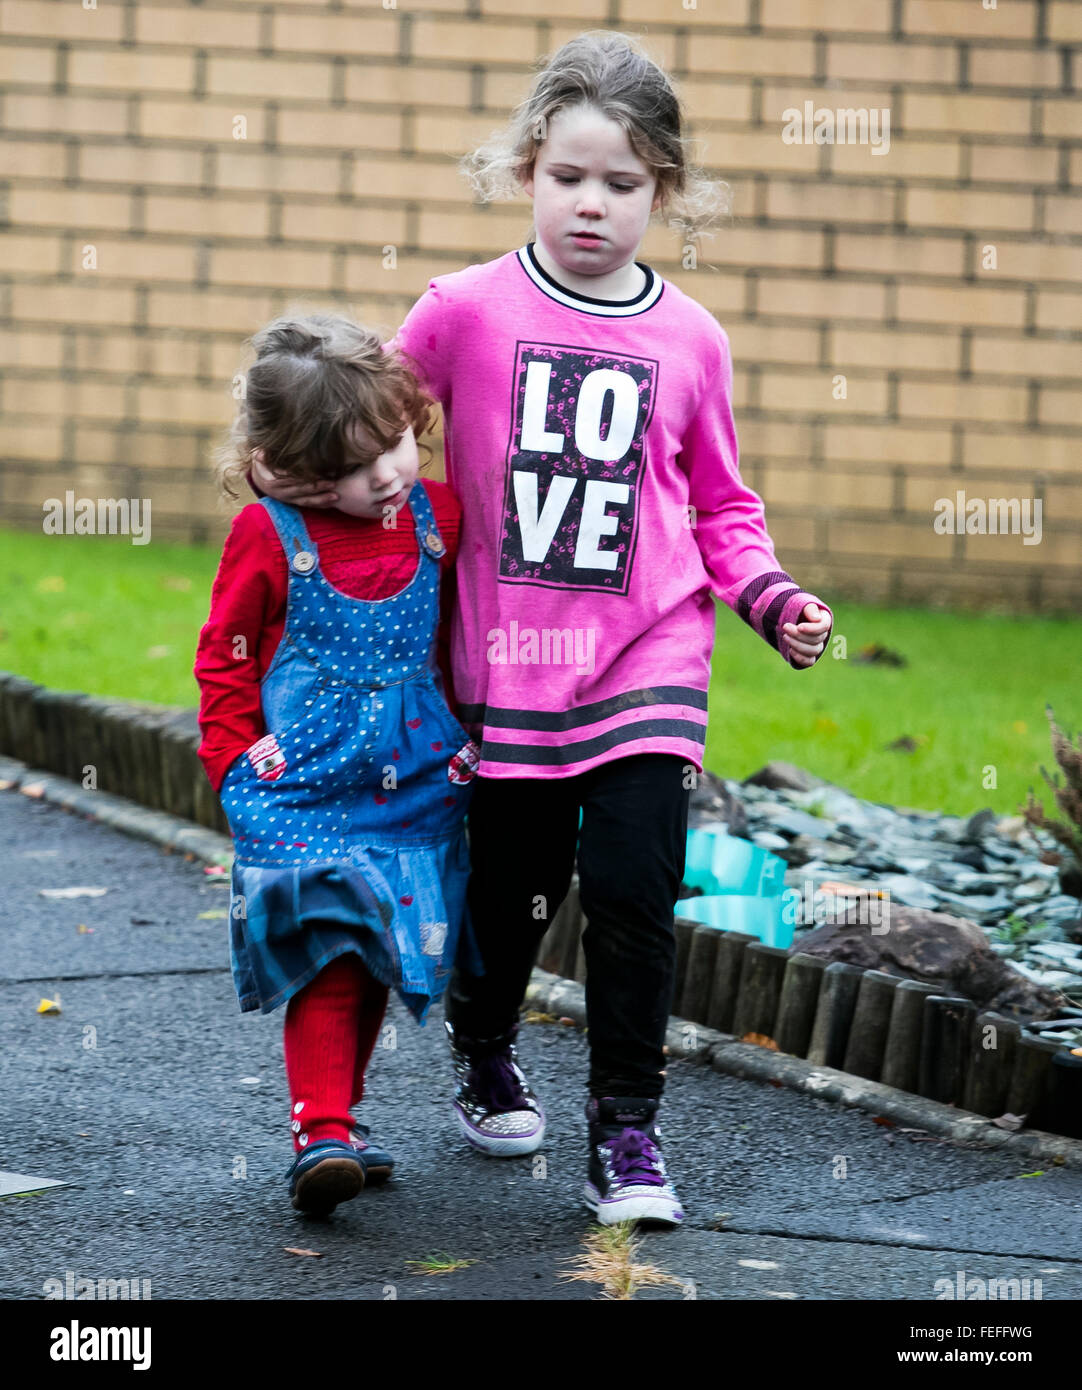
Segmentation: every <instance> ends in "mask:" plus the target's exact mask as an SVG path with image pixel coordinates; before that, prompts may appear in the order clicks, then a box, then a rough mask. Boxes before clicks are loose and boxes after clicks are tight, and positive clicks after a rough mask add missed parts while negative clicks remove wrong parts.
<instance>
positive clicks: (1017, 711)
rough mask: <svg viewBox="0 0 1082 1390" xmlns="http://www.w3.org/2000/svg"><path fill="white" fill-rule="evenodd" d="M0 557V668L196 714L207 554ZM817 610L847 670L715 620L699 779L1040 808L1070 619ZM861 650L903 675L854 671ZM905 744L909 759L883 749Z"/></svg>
mask: <svg viewBox="0 0 1082 1390" xmlns="http://www.w3.org/2000/svg"><path fill="white" fill-rule="evenodd" d="M0 545H2V554H3V559H2V561H0V669H3V670H7V671H17V672H18V673H19V674H20V675H24V676H29V677H30V678H31V679H32V680H36V681H40V682H41V683H42V684H43V685H49V686H52V687H54V688H56V689H64V690H83V691H86V692H88V693H89V694H94V695H111V696H119V697H125V698H129V699H140V700H153V701H159V702H161V703H163V704H175V705H195V704H196V703H197V702H198V691H197V688H196V685H195V681H194V680H193V678H192V674H191V669H192V662H193V659H194V655H195V645H196V641H197V638H198V635H199V629H200V627H201V626H202V624H203V623H204V622H205V621H206V616H207V610H208V607H209V602H210V586H211V583H212V581H213V578H214V574H215V571H216V569H217V565H218V551H217V550H216V549H214V550H212V549H210V548H206V547H202V548H200V547H193V546H185V545H169V544H164V543H161V542H158V541H155V542H154V543H153V544H152V545H149V546H137V545H132V544H131V542H130V540H128V539H126V538H121V537H109V536H46V535H41V534H38V533H36V532H25V531H4V532H0ZM824 598H827V599H830V595H827V594H824ZM832 607H833V608H834V613H835V622H836V629H835V636H836V637H837V636H844V638H845V639H846V643H847V649H848V654H847V656H846V658H845V659H844V660H837V659H835V658H834V657H833V655H832V654H831V653H830V652H828V653H827V654H826V655H824V656H823V657H822V658H821V659H820V661H819V662H818V664H817V665H816V666H815V667H813V668H812V669H811V670H810V671H797V670H793V669H792V668H790V667H788V666H786V665H784V664H783V663H782V661H781V660H780V658H779V657H778V655H777V653H776V652H775V651H774V650H773V649H772V648H770V647H768V646H767V645H766V643H764V642H763V641H762V640H761V639H760V638H758V637H756V636H755V634H754V633H753V632H752V631H751V629H750V628H748V627H747V626H745V624H744V623H742V622H741V621H740V620H739V619H738V618H737V617H736V615H735V614H733V613H731V612H730V611H729V610H728V609H727V608H724V607H720V606H719V610H718V638H717V645H716V647H715V651H714V669H713V679H712V682H711V688H710V732H709V736H708V739H707V758H706V762H707V766H708V767H709V768H710V769H711V771H713V772H716V773H719V774H721V775H723V776H727V777H737V778H740V777H745V776H746V775H747V774H748V773H749V772H753V771H754V770H755V769H756V768H757V767H760V766H761V765H762V764H763V763H765V762H768V761H769V760H770V759H771V758H784V759H786V760H788V761H790V762H795V763H799V764H800V765H801V766H803V767H807V768H809V769H810V770H811V771H813V772H816V773H818V774H819V775H820V776H822V777H826V778H828V779H829V780H830V781H832V782H837V783H839V784H840V785H841V786H844V787H847V788H848V789H849V790H850V791H852V792H854V793H855V794H857V795H858V796H862V797H868V798H870V799H871V800H874V801H883V802H889V803H891V804H894V805H901V806H912V807H921V808H926V809H939V810H944V811H950V812H953V813H955V814H966V813H968V812H970V811H973V810H976V809H978V808H979V807H982V806H990V807H992V808H993V809H994V810H996V811H998V812H1000V813H1004V814H1011V813H1013V812H1015V811H1016V810H1017V808H1018V805H1019V803H1020V802H1022V801H1024V799H1025V793H1026V788H1027V787H1028V786H1033V787H1034V788H1035V789H1036V790H1037V791H1038V794H1041V793H1042V791H1044V792H1045V793H1046V794H1045V796H1044V800H1045V807H1046V810H1051V809H1052V804H1051V797H1050V794H1047V789H1046V788H1045V784H1044V780H1043V778H1042V777H1041V775H1040V771H1039V766H1040V765H1041V764H1042V763H1043V764H1044V766H1045V767H1047V768H1048V770H1049V771H1050V772H1052V771H1054V770H1055V765H1054V762H1053V760H1052V755H1051V747H1050V744H1049V738H1048V724H1047V721H1046V719H1045V715H1044V706H1045V704H1046V702H1047V703H1049V704H1051V705H1052V707H1053V709H1054V710H1055V713H1056V717H1057V720H1058V722H1059V724H1060V726H1061V727H1063V728H1065V729H1067V730H1068V731H1072V732H1073V731H1076V730H1077V728H1078V726H1079V724H1080V723H1082V720H1080V718H1079V704H1080V695H1079V669H1080V666H1082V661H1080V658H1082V620H1079V619H1065V618H1031V617H1026V618H1019V619H1011V618H1002V617H981V616H974V615H970V614H950V613H942V612H925V611H923V610H919V609H884V608H869V607H861V606H858V605H856V604H849V603H834V602H832ZM869 643H878V644H881V645H882V646H884V647H887V648H889V649H890V650H891V651H895V652H898V653H900V654H901V655H903V656H904V657H905V658H906V659H907V661H908V665H907V666H906V667H904V668H895V667H891V666H886V665H880V664H876V665H861V664H859V663H858V662H856V661H855V660H854V658H855V657H856V656H857V654H858V652H859V650H860V648H861V647H863V646H865V645H867V644H869ZM903 737H905V738H908V739H911V740H913V741H914V742H915V743H916V747H915V748H914V749H913V751H910V752H907V751H892V750H889V749H888V748H887V746H886V745H888V744H890V743H893V742H894V741H895V740H897V739H899V738H903ZM988 766H992V767H994V768H995V776H996V786H995V788H994V789H991V788H989V789H986V788H985V786H984V785H983V783H984V781H985V776H986V775H985V768H986V767H988Z"/></svg>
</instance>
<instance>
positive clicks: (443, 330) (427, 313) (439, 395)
mask: <svg viewBox="0 0 1082 1390" xmlns="http://www.w3.org/2000/svg"><path fill="white" fill-rule="evenodd" d="M448 278H449V277H448V276H445V275H441V276H439V277H438V279H435V280H430V281H429V283H428V289H427V290H425V292H424V294H423V295H421V297H420V299H418V300H417V302H416V304H414V306H413V308H412V309H411V310H410V311H409V313H408V314H407V315H406V317H405V319H404V320H403V322H402V327H401V328H400V329H399V330H398V332H397V333H396V334H395V336H394V337H393V338H392V339H391V342H390V346H391V347H396V348H399V349H400V350H401V351H402V352H403V353H404V354H405V356H406V358H407V361H408V362H409V364H410V365H411V366H413V367H415V369H416V370H417V373H418V376H419V378H420V380H421V383H422V384H423V385H424V386H427V387H428V389H429V390H430V391H431V392H432V394H433V395H434V396H435V397H436V399H437V400H438V401H439V402H440V404H441V405H443V406H447V405H449V404H450V398H451V379H452V373H453V367H454V354H455V348H456V344H457V336H458V335H457V333H456V329H455V323H454V318H455V315H454V299H453V297H452V295H451V294H450V293H449V292H448V289H447V286H446V281H447V279H448Z"/></svg>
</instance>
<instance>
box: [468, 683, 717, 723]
mask: <svg viewBox="0 0 1082 1390" xmlns="http://www.w3.org/2000/svg"><path fill="white" fill-rule="evenodd" d="M649 705H687V706H688V707H689V708H690V709H701V710H704V711H705V710H706V708H707V697H706V691H705V690H692V689H691V688H690V686H686V685H656V686H651V687H649V688H648V689H645V690H628V691H626V692H625V693H624V694H623V695H614V696H612V697H611V698H610V699H607V700H595V701H594V702H593V703H592V704H589V705H576V706H575V708H574V709H570V710H554V711H549V710H532V709H503V708H500V707H499V706H495V705H465V704H463V705H459V707H458V717H459V720H460V722H461V723H463V724H465V723H466V722H467V721H468V722H469V723H471V724H487V725H488V726H489V727H491V728H500V729H535V730H536V731H537V732H538V733H562V732H564V731H565V730H567V729H579V728H581V727H582V726H583V725H584V724H598V723H600V722H601V720H602V719H609V718H611V717H612V716H613V715H614V714H625V713H626V712H627V711H628V710H629V709H642V708H644V707H646V706H649Z"/></svg>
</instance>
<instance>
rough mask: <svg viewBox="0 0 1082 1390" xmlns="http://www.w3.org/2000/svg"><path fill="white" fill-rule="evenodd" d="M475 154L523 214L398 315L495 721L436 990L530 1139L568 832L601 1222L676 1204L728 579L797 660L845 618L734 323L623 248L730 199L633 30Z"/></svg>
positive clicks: (474, 1086)
mask: <svg viewBox="0 0 1082 1390" xmlns="http://www.w3.org/2000/svg"><path fill="white" fill-rule="evenodd" d="M468 167H469V170H470V172H471V175H472V177H473V180H474V186H475V188H476V189H477V190H478V191H479V192H481V193H483V194H486V195H488V196H490V197H493V196H500V195H501V194H502V193H503V192H507V191H511V190H513V188H514V187H515V186H520V187H521V188H522V189H524V190H525V192H526V193H527V194H528V195H529V196H530V197H531V198H532V199H533V208H534V225H535V231H536V238H535V239H534V240H531V241H530V242H529V243H527V244H526V245H525V246H522V247H520V248H518V249H517V250H514V251H509V252H508V253H507V254H506V255H503V256H500V257H498V258H496V259H495V260H492V261H489V262H487V263H485V264H483V265H473V266H469V267H467V268H466V269H464V270H460V271H456V272H454V273H452V274H448V275H441V276H438V277H437V278H436V279H434V280H432V281H431V282H430V284H429V288H428V290H427V292H426V293H425V294H424V295H423V296H422V297H421V298H420V300H418V302H417V304H416V305H415V306H414V307H413V309H412V310H411V311H410V313H409V314H408V315H407V317H406V320H405V322H404V324H403V326H402V328H401V330H400V331H399V333H398V335H397V337H396V340H395V342H396V345H397V346H398V347H399V348H400V349H402V350H404V351H405V352H406V353H407V354H408V355H409V356H410V357H411V358H412V359H413V362H414V363H415V365H416V366H417V368H418V369H419V372H420V374H421V376H422V378H423V379H424V380H425V382H426V384H427V386H428V387H429V389H430V390H431V392H432V393H433V395H434V396H435V397H436V398H437V399H438V400H439V401H440V402H441V404H442V406H443V411H444V438H445V448H446V467H447V479H448V482H449V483H450V485H451V487H452V488H453V489H454V490H455V492H456V493H457V495H458V497H459V499H460V501H461V503H462V511H463V515H462V535H461V546H460V550H459V558H458V589H459V603H458V606H457V609H456V612H455V615H454V619H453V624H452V635H451V641H452V663H453V677H454V688H455V692H456V696H457V700H458V717H459V719H460V720H461V722H462V724H463V725H464V727H465V728H466V729H467V730H468V731H469V733H470V734H471V736H472V737H473V738H474V739H475V740H476V741H477V742H478V743H479V744H480V745H481V760H480V765H479V769H478V777H477V779H476V783H475V790H474V799H473V802H472V805H471V809H470V814H469V840H470V865H471V875H470V882H469V889H468V901H469V906H470V911H471V914H472V918H473V922H474V925H475V929H476V932H477V940H478V944H479V946H480V949H481V953H482V956H483V959H484V963H485V974H484V975H483V976H475V975H470V974H467V973H465V972H464V971H461V970H459V971H457V972H456V973H455V974H454V975H453V976H452V980H451V984H450V986H449V990H448V996H447V1029H448V1034H449V1037H450V1042H451V1049H452V1057H453V1060H454V1065H455V1071H456V1079H457V1087H456V1095H455V1110H456V1113H457V1115H458V1119H459V1123H460V1125H461V1127H462V1129H463V1132H464V1134H465V1136H466V1138H467V1139H468V1140H469V1141H470V1142H471V1143H472V1144H473V1145H474V1146H475V1147H477V1148H478V1149H480V1150H481V1151H482V1152H485V1153H488V1154H492V1155H498V1156H513V1155H516V1154H524V1153H531V1152H533V1151H534V1150H535V1149H537V1148H538V1147H539V1145H540V1144H541V1142H542V1139H543V1137H544V1124H545V1120H544V1112H543V1109H542V1107H541V1104H540V1102H539V1101H538V1099H537V1097H536V1096H535V1095H534V1093H533V1091H532V1089H531V1088H530V1086H529V1085H528V1083H527V1081H526V1078H525V1076H524V1075H523V1073H522V1071H521V1069H520V1067H519V1065H518V1060H517V1052H516V1046H515V1037H516V1032H517V1017H518V1009H519V1006H520V1004H521V1002H522V999H523V996H524V994H525V990H526V986H527V983H528V980H529V976H530V970H531V968H532V965H533V960H534V957H535V955H536V951H537V946H538V943H539V942H540V939H541V937H542V935H543V934H544V932H545V930H546V928H547V927H548V925H549V923H550V921H551V920H552V917H553V914H554V913H555V912H556V910H557V908H558V907H559V905H560V903H561V902H562V901H563V899H564V897H565V896H566V893H567V890H568V887H569V884H570V880H571V874H572V871H573V868H574V866H575V861H576V855H577V861H578V874H579V885H580V894H581V901H582V907H583V910H584V912H585V915H586V918H587V927H586V930H585V932H584V935H583V949H584V951H585V955H586V966H587V981H586V1005H587V1012H588V1018H589V1042H590V1079H589V1093H590V1098H589V1101H588V1103H587V1107H586V1114H587V1119H588V1122H589V1132H590V1158H589V1172H588V1182H587V1184H586V1200H587V1203H588V1205H589V1206H590V1207H591V1208H592V1209H593V1210H594V1211H595V1212H596V1213H597V1215H598V1217H599V1219H600V1220H601V1221H602V1222H603V1223H606V1224H612V1223H615V1222H617V1221H624V1220H646V1221H657V1222H662V1223H666V1224H674V1225H675V1224H677V1223H678V1222H679V1221H680V1220H681V1219H682V1217H683V1212H682V1210H681V1207H680V1202H679V1199H678V1198H677V1196H676V1193H675V1190H674V1188H673V1185H672V1181H671V1179H670V1178H669V1176H668V1174H667V1172H666V1169H665V1163H664V1160H663V1157H662V1153H661V1144H660V1131H659V1128H658V1124H657V1118H656V1117H657V1111H658V1106H659V1102H660V1098H661V1095H662V1092H663V1089H664V1066H665V1058H664V1054H663V1045H664V1038H665V1028H666V1023H667V1019H668V1016H669V1010H670V1008H671V1005H672V996H673V987H674V961H675V938H674V926H673V918H674V906H675V903H676V899H677V895H678V892H679V888H680V883H681V879H682V876H683V872H684V852H685V845H686V840H687V819H688V800H689V791H690V789H691V787H692V786H693V785H695V776H696V774H697V773H700V772H701V771H702V755H703V747H704V743H705V738H706V725H707V690H708V687H709V680H710V659H711V653H712V650H713V644H714V633H715V609H714V603H713V601H712V597H716V598H719V599H721V600H722V601H723V602H724V603H726V604H727V605H728V606H729V607H730V608H732V609H733V610H734V611H735V612H737V613H738V614H739V615H740V616H741V618H743V619H744V621H745V622H747V623H748V625H749V626H750V627H751V628H752V629H753V631H755V632H756V633H758V635H759V636H760V637H762V638H763V639H764V640H765V641H767V642H769V643H770V644H771V646H773V647H774V648H775V649H776V650H777V651H778V653H779V655H780V657H781V658H782V660H784V661H786V662H787V663H788V664H789V665H790V666H792V667H796V668H798V669H799V668H802V667H808V666H812V665H814V663H815V662H816V660H817V659H818V657H819V656H820V654H821V653H822V651H823V649H824V647H825V644H826V640H827V636H828V634H829V631H830V628H831V626H832V622H833V615H832V613H831V611H830V609H829V608H827V606H826V605H825V604H823V603H821V602H820V601H819V600H818V599H816V598H815V597H814V596H813V595H812V594H810V593H807V592H805V591H804V590H803V589H801V587H800V585H799V584H797V583H796V582H795V581H794V580H793V579H792V578H791V577H790V576H789V575H788V574H787V573H786V572H785V571H784V570H783V569H782V567H781V566H780V564H779V563H778V560H777V558H776V556H775V554H774V547H773V544H772V542H771V539H770V536H769V534H768V532H767V529H766V524H765V519H764V513H763V504H762V501H761V499H760V498H759V497H758V495H757V494H756V493H754V492H753V491H751V490H750V489H749V488H747V487H746V486H745V485H744V484H743V482H742V481H741V478H740V474H739V470H738V466H737V443H736V433H735V429H734V425H733V416H732V406H731V395H732V363H731V358H730V353H729V343H728V338H727V336H726V334H725V332H724V330H723V329H722V328H721V327H720V326H719V324H718V323H717V321H716V320H715V319H714V317H713V315H712V314H711V313H709V312H708V311H707V310H706V309H704V308H702V307H701V306H700V305H699V304H697V303H696V302H695V301H694V300H693V299H691V298H689V297H688V296H687V295H685V294H684V293H683V292H682V291H681V290H679V289H678V288H677V287H676V286H675V285H674V284H672V283H671V282H669V281H666V280H663V279H662V277H661V276H660V275H659V274H658V273H657V272H656V271H655V270H653V269H652V268H651V267H650V266H649V265H647V264H644V263H643V262H640V261H637V260H636V259H635V255H636V252H637V250H638V247H639V244H640V242H641V241H642V238H643V236H644V234H645V233H646V230H647V226H648V224H649V222H650V218H651V215H652V214H653V213H654V212H662V213H665V214H667V215H668V217H669V220H670V222H671V223H672V224H673V225H677V226H680V227H682V228H683V230H684V232H685V235H686V234H689V233H691V234H693V233H695V232H696V231H699V230H701V229H702V228H703V227H704V226H706V225H708V224H709V222H710V221H712V220H713V215H714V212H715V210H716V206H717V203H718V193H717V189H716V188H715V186H714V185H712V184H711V183H710V182H709V181H708V180H707V179H706V178H705V177H704V176H703V175H702V174H701V173H699V172H698V171H697V170H694V169H692V168H691V167H689V164H688V161H687V157H686V146H685V139H684V135H683V123H682V117H681V111H680V107H679V103H678V101H677V98H676V96H675V94H674V93H673V90H672V87H671V85H670V82H669V79H668V78H667V76H666V75H665V73H664V72H662V70H661V69H660V68H659V67H658V66H657V65H656V64H654V63H653V62H652V61H651V60H650V59H649V58H647V57H646V56H645V55H644V54H643V53H641V52H640V51H639V49H638V48H637V46H636V45H635V44H634V43H633V42H632V41H630V40H629V39H627V38H626V37H625V36H624V35H621V34H614V33H611V32H608V31H604V32H595V33H586V34H581V35H579V36H578V37H576V38H575V39H573V40H571V41H570V42H569V43H567V44H565V45H564V46H563V47H562V48H561V49H560V50H559V51H558V52H557V53H556V54H555V55H553V57H552V58H551V59H550V60H549V62H548V64H547V65H546V67H545V68H544V69H543V70H542V71H541V72H540V73H539V74H538V76H537V78H536V79H535V81H534V83H533V85H532V87H531V90H530V92H529V94H528V95H527V97H526V99H525V100H524V101H523V102H522V104H521V105H520V106H519V107H517V108H516V110H515V111H514V113H513V114H512V117H511V121H510V125H509V128H508V129H507V131H506V132H504V133H503V134H502V135H500V136H498V137H496V138H494V140H492V141H491V142H489V143H488V144H487V145H486V146H484V147H482V149H481V150H479V151H477V152H476V153H475V155H473V156H472V157H471V159H470V160H469V161H468ZM255 481H256V482H257V483H258V484H259V485H260V486H261V487H262V488H264V489H265V490H266V491H268V492H273V493H274V494H275V495H277V496H279V497H282V498H285V499H288V500H290V501H298V500H300V501H303V502H304V503H306V504H308V505H317V504H322V505H333V503H334V494H333V492H331V491H327V492H324V493H322V494H321V493H320V492H319V491H318V490H313V489H312V488H310V487H309V488H306V489H304V490H301V489H298V488H296V487H292V488H291V487H289V486H287V485H284V484H281V483H279V484H275V482H274V480H273V479H272V478H270V477H269V476H267V475H266V474H264V473H262V472H259V471H256V472H255ZM580 811H581V829H580V825H579V820H580Z"/></svg>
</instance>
